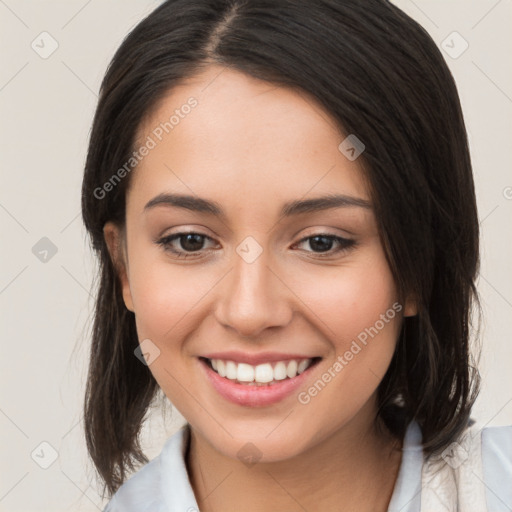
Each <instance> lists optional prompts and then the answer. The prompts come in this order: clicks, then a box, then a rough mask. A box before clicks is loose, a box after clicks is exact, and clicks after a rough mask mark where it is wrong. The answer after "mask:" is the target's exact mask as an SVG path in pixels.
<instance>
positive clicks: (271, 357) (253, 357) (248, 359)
mask: <svg viewBox="0 0 512 512" xmlns="http://www.w3.org/2000/svg"><path fill="white" fill-rule="evenodd" d="M201 357H205V358H207V359H222V360H223V361H233V362H235V363H246V364H250V365H252V366H256V365H258V364H262V363H273V362H276V361H290V360H292V359H295V360H302V359H313V358H315V357H318V356H308V355H304V354H282V353H278V352H259V353H257V354H250V353H247V352H238V351H236V350H230V351H228V352H211V353H209V354H204V355H203V356H201Z"/></svg>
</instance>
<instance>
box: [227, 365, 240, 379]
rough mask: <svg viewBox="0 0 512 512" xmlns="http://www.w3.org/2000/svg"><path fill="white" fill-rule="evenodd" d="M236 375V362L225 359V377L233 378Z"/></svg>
mask: <svg viewBox="0 0 512 512" xmlns="http://www.w3.org/2000/svg"><path fill="white" fill-rule="evenodd" d="M236 376H237V369H236V364H235V363H233V361H226V377H227V378H228V379H233V380H235V379H236Z"/></svg>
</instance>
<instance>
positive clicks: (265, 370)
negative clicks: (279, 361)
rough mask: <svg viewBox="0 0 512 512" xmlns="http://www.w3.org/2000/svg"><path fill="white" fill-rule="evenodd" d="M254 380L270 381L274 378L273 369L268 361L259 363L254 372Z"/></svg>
mask: <svg viewBox="0 0 512 512" xmlns="http://www.w3.org/2000/svg"><path fill="white" fill-rule="evenodd" d="M254 380H255V382H272V381H273V380H274V370H272V366H270V365H269V364H268V363H265V364H259V365H258V366H256V370H255V372H254Z"/></svg>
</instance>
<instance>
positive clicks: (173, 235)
mask: <svg viewBox="0 0 512 512" xmlns="http://www.w3.org/2000/svg"><path fill="white" fill-rule="evenodd" d="M185 235H200V236H202V237H204V238H206V239H208V240H210V241H212V242H216V240H215V239H214V238H212V237H211V236H209V235H207V234H205V233H201V232H200V231H194V230H190V231H178V232H176V233H171V234H169V235H164V236H162V237H160V238H158V239H157V240H156V243H160V244H163V243H164V242H165V241H166V240H168V241H169V243H171V242H174V241H176V240H179V239H180V237H182V236H185ZM318 236H324V237H327V238H331V239H333V240H334V241H336V242H338V243H341V242H340V241H346V242H352V243H355V240H354V239H353V238H347V237H345V236H341V235H337V234H334V233H330V232H328V231H327V230H324V231H322V230H320V231H317V232H314V233H311V234H308V235H304V236H302V237H301V238H299V239H298V240H297V241H296V242H294V244H293V245H294V246H296V245H298V244H301V243H303V242H305V241H307V240H309V239H310V238H314V237H318ZM216 243H217V242H216ZM163 245H165V244H163ZM210 249H211V248H210ZM207 250H208V249H201V250H200V251H196V252H197V253H199V252H201V251H207ZM182 252H184V253H186V254H194V252H187V251H182ZM319 254H320V253H319Z"/></svg>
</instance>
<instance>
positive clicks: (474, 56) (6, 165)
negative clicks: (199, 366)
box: [0, 0, 512, 512]
mask: <svg viewBox="0 0 512 512" xmlns="http://www.w3.org/2000/svg"><path fill="white" fill-rule="evenodd" d="M158 3H159V2H157V1H154V0H153V1H151V0H137V1H136V0H130V1H127V0H122V1H121V0H115V1H114V0H103V1H99V0H89V1H86V0H66V1H63V0H62V1H57V0H52V1H45V2H36V1H23V0H0V19H1V21H0V38H1V39H0V44H1V48H2V60H1V66H0V112H1V120H2V123H1V134H0V135H1V136H0V141H1V172H2V180H1V183H2V186H1V189H0V225H1V229H2V251H1V252H0V255H1V260H0V262H1V266H0V312H1V313H0V314H1V340H2V347H3V351H2V354H3V357H2V358H1V362H0V368H1V370H0V371H1V383H2V393H1V396H0V432H1V446H2V453H1V455H0V464H1V468H0V511H13V512H14V511H53V512H58V511H64V510H66V511H67V510H73V511H78V510H80V511H91V512H95V511H97V510H101V508H102V507H103V505H104V503H103V502H102V501H101V500H100V499H99V497H98V494H97V490H98V488H97V487H95V481H94V471H93V468H92V464H91V463H90V462H89V461H88V459H87V454H86V450H85V443H84V439H83V429H82V424H81V421H82V416H81V409H82V401H83V392H84V383H85V375H86V369H87V364H88V361H87V357H88V347H89V343H90V342H89V336H88V334H89V331H88V329H87V322H88V319H89V315H90V311H91V306H92V297H91V296H90V293H89V290H90V283H91V280H92V276H93V273H94V265H93V261H92V257H91V253H90V250H89V249H88V244H87V242H86V241H85V232H84V229H83V228H82V225H81V219H80V214H79V211H80V185H81V179H82V169H83V164H84V159H85V152H86V147H87V140H88V135H89V130H90V126H91V122H92V116H93V112H94V108H95V105H96V101H97V93H98V90H99V85H100V81H101V79H102V77H103V74H104V72H105V69H106V66H107V64H108V62H109V60H110V58H111V56H112V55H113V53H114V51H115V50H116V48H117V47H118V46H119V44H120V43H121V41H122V39H123V38H124V36H125V35H126V34H127V33H128V31H129V30H130V29H131V28H132V27H133V26H134V25H135V24H137V22H138V21H139V20H140V19H141V18H142V17H143V16H144V15H146V14H147V13H149V12H150V11H151V10H153V9H154V8H155V7H156V6H157V5H158ZM395 3H396V4H397V5H398V6H399V7H401V8H402V9H403V10H405V11H406V12H407V13H408V14H409V15H411V16H412V17H413V18H414V19H416V20H417V21H418V22H419V23H421V24H422V25H423V26H424V27H425V28H426V29H427V31H428V32H429V33H430V34H431V36H432V37H433V39H434V40H435V41H436V43H437V44H438V45H439V46H440V47H442V48H443V47H444V48H446V49H447V50H448V51H450V52H451V53H452V54H455V53H457V52H459V51H460V50H461V49H462V46H461V44H463V41H462V40H460V39H457V36H453V35H451V34H452V32H454V31H456V32H458V33H459V34H460V35H461V36H462V38H464V40H466V41H467V43H468V44H469V47H468V49H467V50H466V51H465V52H464V53H462V54H461V55H460V56H459V57H458V58H452V57H451V56H450V55H448V53H446V52H444V55H445V58H446V60H447V62H448V65H449V66H450V69H451V70H452V72H453V74H454V76H455V79H456V82H457V85H458V88H459V93H460V96H461V100H462V104H463V109H464V112H465V118H466V123H467V127H468V131H469V138H470V144H471V152H472V157H473V165H474V172H475V179H476V187H477V195H478V206H479V215H480V222H481V228H482V236H483V238H482V270H481V275H480V279H479V283H478V286H479V290H480V293H481V296H482V302H483V306H484V313H485V322H484V324H483V326H482V327H483V329H482V339H483V344H484V353H483V356H482V362H481V373H482V377H483V388H482V391H481V394H480V397H479V399H478V402H477V404H476V407H475V410H474V417H476V418H477V420H478V421H479V422H480V423H482V424H489V425H504V424H511V423H512V372H511V371H510V363H511V361H512V342H511V339H510V332H511V328H512V320H511V318H512V287H511V268H510V262H511V261H512V258H511V256H512V229H510V225H511V222H510V221H511V219H512V188H511V187H512V175H511V172H510V168H511V167H510V166H511V163H512V162H511V160H512V156H511V155H512V152H511V149H510V145H511V141H512V127H511V110H512V99H511V97H512V73H511V68H510V59H509V50H510V48H511V43H512V41H511V40H512V35H511V31H510V23H511V14H512V6H511V1H510V0H500V1H496V0H479V1H472V2H469V1H467V0H465V1H450V2H445V1H427V0H421V1H420V0H416V1H415V2H413V1H411V0H397V1H396V2H395ZM43 31H47V32H48V33H49V34H51V36H52V37H53V38H54V39H55V40H56V41H57V43H58V48H57V50H56V51H55V52H54V53H53V54H52V55H50V56H49V57H48V58H46V59H43V58H41V56H40V55H39V54H38V53H36V51H34V50H33V49H32V47H31V44H32V42H33V41H34V40H35V43H34V44H39V46H40V47H41V46H42V43H40V37H38V36H39V35H40V34H41V32H43ZM448 36H449V37H448ZM447 38H448V39H447ZM38 41H39V43H38ZM443 41H445V43H443ZM49 45H50V41H49V39H46V43H45V48H46V49H48V48H49V47H50V46H49ZM450 47H451V48H450ZM39 51H42V48H41V49H40V50H39ZM454 52H455V53H454ZM446 122H447V123H449V122H450V119H446ZM43 237H47V238H49V239H50V240H51V242H52V243H53V244H54V245H55V247H56V249H57V252H56V254H55V255H53V256H52V255H51V252H50V253H48V255H47V261H46V262H42V261H40V259H38V257H36V255H35V254H34V253H33V252H32V248H33V247H34V245H35V244H36V243H38V241H39V240H40V239H41V238H43ZM43 256H44V253H41V254H40V255H39V257H43ZM181 422H182V418H181V417H180V415H179V414H176V415H174V416H173V418H167V420H166V422H165V424H164V421H163V420H162V418H161V416H160V414H155V415H154V416H152V420H151V421H150V422H149V423H148V425H147V428H146V429H145V430H144V439H145V447H146V453H147V454H148V456H149V457H150V458H152V457H153V456H155V455H156V454H157V453H159V451H160V449H161V447H162V445H163V442H164V441H165V439H166V438H167V437H168V436H169V435H171V434H172V433H173V432H174V431H175V430H176V428H177V427H178V426H179V425H181ZM43 442H46V443H49V444H50V445H51V446H52V447H53V449H54V450H55V452H56V454H57V455H58V456H57V459H56V460H55V462H54V463H53V464H52V465H51V466H50V467H49V468H48V469H42V468H41V467H40V465H39V464H44V463H45V462H46V463H49V462H51V455H52V448H50V447H49V446H48V445H41V443H43ZM34 450H35V452H34ZM31 454H33V458H32V455H31ZM36 461H37V462H38V463H39V464H38V463H36Z"/></svg>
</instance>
